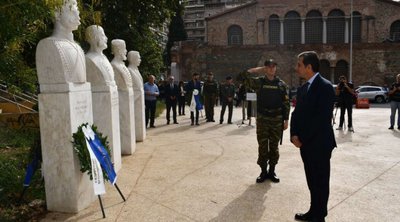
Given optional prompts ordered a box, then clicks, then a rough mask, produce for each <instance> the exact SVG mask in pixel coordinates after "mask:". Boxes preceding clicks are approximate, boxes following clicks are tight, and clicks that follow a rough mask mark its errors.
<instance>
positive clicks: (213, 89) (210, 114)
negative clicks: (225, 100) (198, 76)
mask: <svg viewBox="0 0 400 222" xmlns="http://www.w3.org/2000/svg"><path fill="white" fill-rule="evenodd" d="M213 78H214V75H213V73H212V72H209V73H208V74H207V80H206V81H205V82H204V84H203V95H204V106H205V110H206V119H207V122H215V120H214V106H215V100H216V99H217V95H218V83H217V82H216V81H215V80H214V79H213Z"/></svg>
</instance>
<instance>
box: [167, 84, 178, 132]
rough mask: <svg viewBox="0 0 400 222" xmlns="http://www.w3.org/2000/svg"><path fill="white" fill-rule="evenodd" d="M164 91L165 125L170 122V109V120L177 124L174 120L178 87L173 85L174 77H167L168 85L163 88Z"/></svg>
mask: <svg viewBox="0 0 400 222" xmlns="http://www.w3.org/2000/svg"><path fill="white" fill-rule="evenodd" d="M164 90H165V105H166V106H167V115H166V118H167V124H169V122H170V113H171V108H172V118H173V119H174V124H178V121H177V120H176V104H177V101H178V100H177V98H178V96H179V88H178V85H176V84H175V83H174V76H169V77H168V84H165V86H164Z"/></svg>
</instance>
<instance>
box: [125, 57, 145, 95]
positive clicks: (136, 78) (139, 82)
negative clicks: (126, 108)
mask: <svg viewBox="0 0 400 222" xmlns="http://www.w3.org/2000/svg"><path fill="white" fill-rule="evenodd" d="M128 61H129V66H128V70H129V72H130V73H131V77H132V84H133V89H134V90H136V91H140V90H142V91H143V77H142V75H141V74H140V72H139V69H138V66H139V65H140V62H141V61H142V60H141V59H140V54H139V52H138V51H130V52H129V53H128Z"/></svg>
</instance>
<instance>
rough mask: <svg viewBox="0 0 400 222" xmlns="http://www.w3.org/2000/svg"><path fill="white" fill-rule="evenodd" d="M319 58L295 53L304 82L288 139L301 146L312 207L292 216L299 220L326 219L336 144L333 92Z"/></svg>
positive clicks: (305, 53) (299, 72)
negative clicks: (320, 67)
mask: <svg viewBox="0 0 400 222" xmlns="http://www.w3.org/2000/svg"><path fill="white" fill-rule="evenodd" d="M318 71H319V58H318V55H317V53H315V52H313V51H308V52H303V53H301V54H299V55H298V61H297V66H296V72H297V74H298V76H299V77H300V78H304V79H305V80H306V83H305V84H304V85H303V86H302V87H300V89H299V90H298V91H297V104H296V107H295V110H294V111H293V113H292V117H291V122H290V136H291V137H290V140H291V142H292V143H293V144H294V145H295V146H296V147H297V148H299V149H300V154H301V158H302V160H303V163H304V171H305V174H306V179H307V185H308V189H309V190H310V194H311V206H310V208H309V210H308V211H307V212H306V213H298V214H296V215H295V219H296V220H300V221H313V222H321V221H325V217H326V215H327V214H328V210H327V205H328V199H329V178H330V159H331V153H332V150H333V149H334V148H335V147H336V141H335V135H334V132H333V129H332V115H333V108H334V100H335V91H334V89H333V86H332V84H331V83H330V82H329V81H328V80H326V79H324V78H323V77H322V76H321V75H320V74H319V72H318Z"/></svg>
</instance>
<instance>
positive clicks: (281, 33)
mask: <svg viewBox="0 0 400 222" xmlns="http://www.w3.org/2000/svg"><path fill="white" fill-rule="evenodd" d="M283 21H284V18H280V19H279V22H280V23H281V31H280V41H279V42H280V43H281V45H283V44H285V40H284V39H285V34H284V33H283V32H284V28H283Z"/></svg>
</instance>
